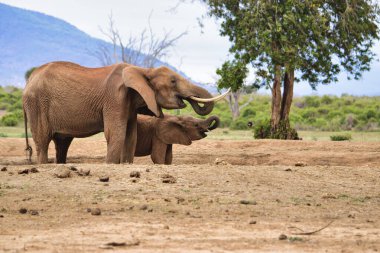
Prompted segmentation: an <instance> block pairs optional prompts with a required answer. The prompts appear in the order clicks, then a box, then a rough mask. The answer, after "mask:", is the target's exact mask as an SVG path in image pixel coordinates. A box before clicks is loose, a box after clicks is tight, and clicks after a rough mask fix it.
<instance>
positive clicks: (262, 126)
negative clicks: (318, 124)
mask: <svg viewBox="0 0 380 253" xmlns="http://www.w3.org/2000/svg"><path fill="white" fill-rule="evenodd" d="M254 137H255V139H281V140H299V137H298V133H297V131H296V130H295V129H294V128H291V127H290V126H289V123H286V122H285V121H282V122H280V124H279V127H278V128H277V129H276V130H275V131H272V129H271V124H270V121H269V120H268V121H263V122H259V123H256V126H255V128H254Z"/></svg>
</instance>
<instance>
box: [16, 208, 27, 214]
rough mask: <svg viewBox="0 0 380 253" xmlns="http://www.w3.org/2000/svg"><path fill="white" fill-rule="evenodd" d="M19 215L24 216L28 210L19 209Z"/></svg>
mask: <svg viewBox="0 0 380 253" xmlns="http://www.w3.org/2000/svg"><path fill="white" fill-rule="evenodd" d="M18 212H19V213H21V214H26V213H27V212H28V209H26V208H20V210H18Z"/></svg>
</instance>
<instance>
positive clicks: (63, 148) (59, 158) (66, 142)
mask: <svg viewBox="0 0 380 253" xmlns="http://www.w3.org/2000/svg"><path fill="white" fill-rule="evenodd" d="M73 139H74V138H73V137H66V138H53V141H54V144H55V151H56V154H55V162H56V163H66V158H67V152H68V150H69V147H70V144H71V142H72V141H73Z"/></svg>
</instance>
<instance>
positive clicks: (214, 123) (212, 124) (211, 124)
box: [206, 116, 220, 131]
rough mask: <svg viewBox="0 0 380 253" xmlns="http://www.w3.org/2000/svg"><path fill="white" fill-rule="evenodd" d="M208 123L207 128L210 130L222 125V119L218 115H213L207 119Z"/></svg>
mask: <svg viewBox="0 0 380 253" xmlns="http://www.w3.org/2000/svg"><path fill="white" fill-rule="evenodd" d="M206 123H207V129H208V130H209V131H211V130H214V129H215V128H217V127H219V125H220V120H219V118H218V117H216V116H211V117H209V118H208V119H206Z"/></svg>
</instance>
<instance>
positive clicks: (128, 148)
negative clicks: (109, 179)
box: [120, 114, 137, 163]
mask: <svg viewBox="0 0 380 253" xmlns="http://www.w3.org/2000/svg"><path fill="white" fill-rule="evenodd" d="M136 143H137V114H136V115H133V116H132V118H131V119H130V120H129V121H128V128H127V131H126V136H125V141H124V147H123V152H122V153H121V158H120V159H121V161H122V162H127V163H133V158H134V157H135V151H136Z"/></svg>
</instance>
